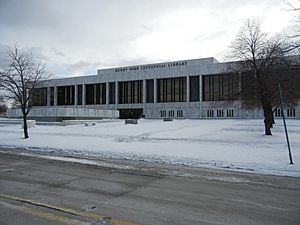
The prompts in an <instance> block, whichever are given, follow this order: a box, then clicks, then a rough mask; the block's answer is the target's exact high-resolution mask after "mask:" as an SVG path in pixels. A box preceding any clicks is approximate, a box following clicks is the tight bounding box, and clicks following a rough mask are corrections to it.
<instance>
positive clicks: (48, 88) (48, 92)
mask: <svg viewBox="0 0 300 225" xmlns="http://www.w3.org/2000/svg"><path fill="white" fill-rule="evenodd" d="M50 103H51V88H50V87H47V106H50V105H51V104H50Z"/></svg>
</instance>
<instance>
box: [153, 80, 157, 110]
mask: <svg viewBox="0 0 300 225" xmlns="http://www.w3.org/2000/svg"><path fill="white" fill-rule="evenodd" d="M153 89H154V90H153V92H154V93H153V94H154V104H155V103H157V79H154V88H153Z"/></svg>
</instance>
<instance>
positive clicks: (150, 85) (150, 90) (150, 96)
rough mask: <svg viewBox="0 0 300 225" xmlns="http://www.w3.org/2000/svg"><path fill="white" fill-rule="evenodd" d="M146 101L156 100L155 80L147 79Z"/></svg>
mask: <svg viewBox="0 0 300 225" xmlns="http://www.w3.org/2000/svg"><path fill="white" fill-rule="evenodd" d="M146 102H147V103H153V102H154V80H146Z"/></svg>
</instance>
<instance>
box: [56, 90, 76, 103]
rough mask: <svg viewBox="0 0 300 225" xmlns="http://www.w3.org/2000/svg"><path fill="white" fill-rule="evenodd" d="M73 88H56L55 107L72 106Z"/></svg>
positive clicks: (73, 98)
mask: <svg viewBox="0 0 300 225" xmlns="http://www.w3.org/2000/svg"><path fill="white" fill-rule="evenodd" d="M74 93H75V86H62V87H57V105H74V100H75V95H74Z"/></svg>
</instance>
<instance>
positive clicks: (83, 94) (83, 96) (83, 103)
mask: <svg viewBox="0 0 300 225" xmlns="http://www.w3.org/2000/svg"><path fill="white" fill-rule="evenodd" d="M82 105H83V106H84V105H85V84H82Z"/></svg>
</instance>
